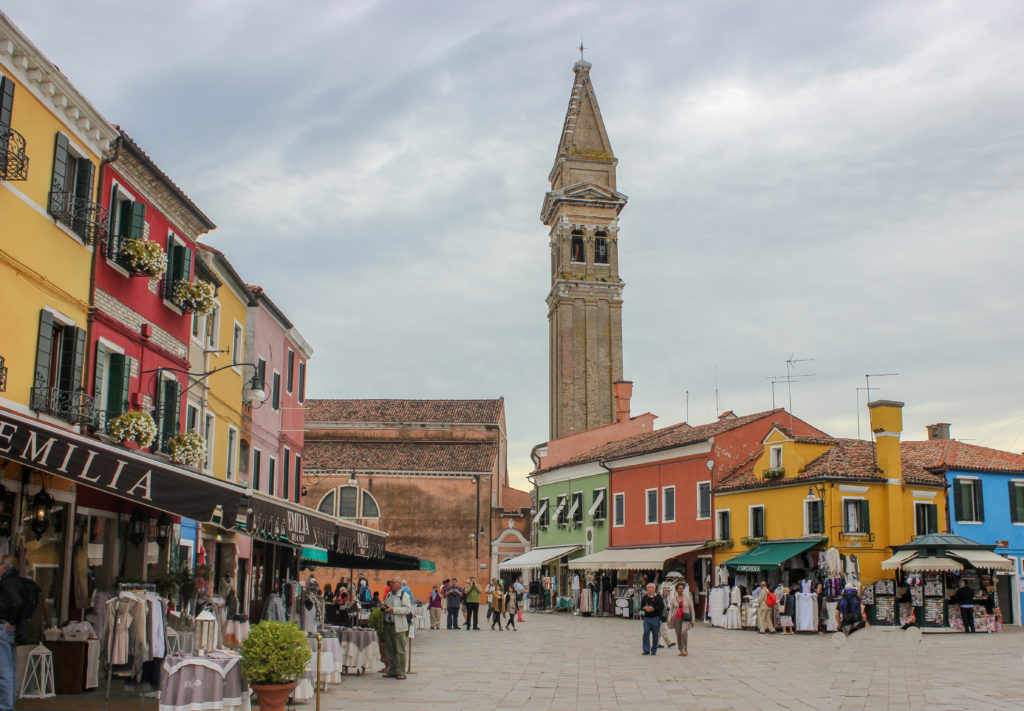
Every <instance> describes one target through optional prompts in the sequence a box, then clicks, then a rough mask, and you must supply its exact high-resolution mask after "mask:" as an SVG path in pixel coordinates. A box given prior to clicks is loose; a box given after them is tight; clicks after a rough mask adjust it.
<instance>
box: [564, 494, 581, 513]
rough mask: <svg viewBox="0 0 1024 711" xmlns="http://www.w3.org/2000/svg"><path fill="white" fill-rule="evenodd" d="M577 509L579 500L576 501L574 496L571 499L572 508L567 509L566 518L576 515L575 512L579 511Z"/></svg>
mask: <svg viewBox="0 0 1024 711" xmlns="http://www.w3.org/2000/svg"><path fill="white" fill-rule="evenodd" d="M579 507H580V500H579V499H577V498H576V497H575V496H574V497H572V506H570V507H569V513H567V514H566V516H568V517H569V518H572V517H573V514H575V513H576V510H577V509H579Z"/></svg>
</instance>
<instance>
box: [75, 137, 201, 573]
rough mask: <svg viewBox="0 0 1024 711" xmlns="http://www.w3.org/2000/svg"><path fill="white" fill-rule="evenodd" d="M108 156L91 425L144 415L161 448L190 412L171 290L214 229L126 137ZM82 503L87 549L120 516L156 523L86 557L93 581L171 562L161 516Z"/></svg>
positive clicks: (92, 350)
mask: <svg viewBox="0 0 1024 711" xmlns="http://www.w3.org/2000/svg"><path fill="white" fill-rule="evenodd" d="M112 150H113V158H112V159H111V160H110V161H109V162H107V163H105V164H104V166H103V168H102V173H101V175H100V195H101V204H102V205H103V207H104V208H105V209H107V210H108V211H109V215H110V220H109V229H108V231H107V232H106V234H104V235H102V236H101V237H100V238H99V244H98V248H97V249H96V250H95V252H94V256H93V259H94V265H93V273H94V276H93V280H92V298H91V301H92V303H93V305H94V309H93V313H92V315H91V323H90V329H89V334H90V335H89V343H88V350H87V355H86V359H85V360H86V362H87V367H88V378H87V380H86V382H87V389H88V390H89V391H90V392H91V393H92V394H93V396H94V398H95V415H94V417H93V422H92V429H93V431H94V433H95V434H97V435H98V436H103V435H105V434H106V433H107V430H108V425H109V422H110V421H111V420H112V419H113V418H114V417H116V416H118V415H121V414H123V413H125V412H127V411H129V410H135V411H142V412H146V413H149V414H150V415H151V416H152V417H153V419H154V421H155V424H156V426H157V436H156V438H155V439H154V440H153V443H152V445H151V446H150V447H149V448H150V449H152V450H153V451H158V450H160V449H161V448H166V445H167V442H168V441H169V439H170V438H171V437H173V436H174V435H175V434H177V433H178V432H179V431H180V430H181V420H182V418H183V417H184V411H185V408H184V406H183V404H182V402H183V391H184V390H185V388H186V387H187V385H186V384H187V382H188V376H187V373H188V369H189V360H188V356H189V335H190V329H191V323H192V316H191V313H190V311H191V308H188V307H187V306H186V305H183V302H182V300H181V297H180V293H176V292H175V288H176V285H177V283H178V282H179V281H186V282H187V281H190V280H192V277H193V253H194V250H195V241H196V239H197V238H198V237H199V235H201V234H203V233H205V232H208V231H209V230H211V229H213V228H214V227H216V225H214V223H213V222H212V221H211V220H210V219H209V218H208V217H207V216H206V215H204V214H203V212H202V211H201V210H200V209H199V208H198V207H197V206H196V205H195V203H193V202H192V200H190V199H189V197H188V196H187V195H185V193H184V192H182V190H181V189H180V188H179V187H178V186H177V185H175V184H174V182H173V181H171V179H170V178H169V177H167V175H165V174H164V173H163V171H161V170H160V168H158V167H157V165H156V164H155V163H154V162H153V161H152V159H151V158H150V157H149V156H148V155H146V153H145V152H144V151H143V150H142V149H141V148H139V146H138V145H137V144H136V143H135V142H134V141H133V140H132V139H131V138H130V137H128V136H127V135H126V134H125V133H123V132H122V133H121V134H120V136H119V137H118V138H117V139H115V141H114V143H113V144H112ZM164 260H166V269H164V268H163V267H164V263H165V262H164ZM176 302H177V303H176ZM129 446H132V447H134V446H135V445H134V444H132V445H129ZM77 504H78V506H79V508H78V512H79V515H78V516H77V519H78V520H77V521H76V525H77V526H78V527H80V528H81V529H82V530H81V531H77V533H78V534H79V535H88V536H89V542H90V543H91V544H93V543H109V544H110V545H112V546H116V545H117V541H116V540H115V539H116V538H117V536H116V531H117V529H118V526H117V525H115V523H116V518H117V516H118V515H121V516H124V517H127V516H136V517H137V516H144V517H146V518H148V519H150V524H151V525H149V526H145V527H144V528H145V529H146V530H147V531H148V532H149V534H150V535H149V536H147V540H145V541H143V542H141V543H137V544H135V545H133V546H127V547H126V549H125V552H124V554H123V555H117V554H112V553H111V551H109V550H108V551H107V553H106V554H104V555H103V556H102V557H101V558H98V559H97V560H95V561H93V560H90V563H89V567H90V569H91V571H92V574H93V578H94V580H95V583H96V584H97V585H99V586H100V587H102V588H103V589H110V586H111V585H112V584H113V581H114V578H115V577H127V578H131V579H135V578H141V577H143V576H144V575H145V574H146V571H147V567H148V566H150V565H154V564H159V565H160V566H161V567H162V566H165V565H166V564H167V559H166V558H167V555H168V548H167V546H166V545H161V546H159V547H158V546H157V545H156V544H155V543H153V542H152V541H151V540H149V539H150V538H151V537H153V534H154V532H155V531H156V525H155V523H156V521H157V520H159V519H160V514H159V513H158V512H156V511H144V510H142V509H140V508H139V507H136V506H132V507H130V508H124V507H125V506H126V504H127V502H125V501H124V500H122V499H117V498H114V497H111V496H108V495H106V494H102V493H100V492H98V491H96V490H94V489H90V488H86V487H83V488H82V489H81V490H80V491H79V494H78V500H77ZM106 539H110V540H109V541H107V540H106ZM133 543H134V542H133ZM92 548H94V546H90V549H92ZM120 561H123V562H120ZM115 562H116V563H115Z"/></svg>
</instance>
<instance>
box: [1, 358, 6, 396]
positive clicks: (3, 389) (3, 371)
mask: <svg viewBox="0 0 1024 711" xmlns="http://www.w3.org/2000/svg"><path fill="white" fill-rule="evenodd" d="M5 392H7V366H6V365H4V357H3V356H0V393H5Z"/></svg>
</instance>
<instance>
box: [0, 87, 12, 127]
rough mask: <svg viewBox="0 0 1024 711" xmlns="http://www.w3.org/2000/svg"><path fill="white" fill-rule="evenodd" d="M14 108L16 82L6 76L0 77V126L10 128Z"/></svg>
mask: <svg viewBox="0 0 1024 711" xmlns="http://www.w3.org/2000/svg"><path fill="white" fill-rule="evenodd" d="M13 108H14V82H13V81H11V80H10V79H8V78H7V77H5V76H0V126H2V127H3V128H9V127H10V125H11V110H12V109H13Z"/></svg>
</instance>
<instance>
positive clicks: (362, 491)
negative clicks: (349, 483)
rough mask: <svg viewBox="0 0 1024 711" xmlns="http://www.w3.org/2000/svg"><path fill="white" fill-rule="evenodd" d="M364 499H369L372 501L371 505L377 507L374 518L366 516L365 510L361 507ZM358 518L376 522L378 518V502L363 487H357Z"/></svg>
mask: <svg viewBox="0 0 1024 711" xmlns="http://www.w3.org/2000/svg"><path fill="white" fill-rule="evenodd" d="M366 497H370V501H372V502H373V505H374V506H376V507H377V515H376V516H367V515H366V508H365V507H364V506H363V501H365V500H366ZM359 518H365V519H370V520H376V519H379V518H380V502H379V501H377V497H376V496H374V495H373V494H371V493H370V492H369V491H368V490H367V489H364V488H363V487H359Z"/></svg>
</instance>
